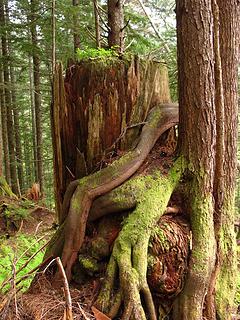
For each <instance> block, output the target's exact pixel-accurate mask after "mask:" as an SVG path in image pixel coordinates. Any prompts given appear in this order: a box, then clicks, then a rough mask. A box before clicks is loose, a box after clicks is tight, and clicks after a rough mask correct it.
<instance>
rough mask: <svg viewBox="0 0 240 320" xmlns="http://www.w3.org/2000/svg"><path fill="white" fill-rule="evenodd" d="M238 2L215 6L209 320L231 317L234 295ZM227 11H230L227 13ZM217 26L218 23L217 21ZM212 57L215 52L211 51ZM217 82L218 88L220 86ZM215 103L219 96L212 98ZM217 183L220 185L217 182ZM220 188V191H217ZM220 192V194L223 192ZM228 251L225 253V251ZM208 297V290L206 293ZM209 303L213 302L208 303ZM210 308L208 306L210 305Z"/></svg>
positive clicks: (239, 26)
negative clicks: (215, 164) (217, 135)
mask: <svg viewBox="0 0 240 320" xmlns="http://www.w3.org/2000/svg"><path fill="white" fill-rule="evenodd" d="M239 6H240V5H239V2H238V1H234V0H233V1H231V2H230V3H229V7H228V6H227V7H226V6H225V4H224V1H222V0H217V1H216V2H215V8H216V9H215V10H216V15H218V20H219V23H218V25H219V33H218V34H219V38H218V39H219V40H218V52H219V60H220V61H219V66H220V67H221V68H219V69H220V70H219V73H220V75H221V79H222V86H221V90H222V105H223V111H224V112H223V116H222V117H219V118H218V119H217V121H218V122H219V123H222V126H221V127H220V128H219V130H221V132H222V135H223V137H222V149H223V151H224V156H223V157H222V159H219V162H220V161H221V163H222V164H221V166H222V167H221V171H220V172H219V171H216V173H215V174H216V178H217V179H218V184H216V186H217V187H218V188H216V197H215V203H216V205H215V217H214V221H215V234H216V239H217V245H218V259H217V264H216V266H215V272H214V273H213V276H212V279H213V284H215V280H216V284H215V290H216V291H215V295H213V296H214V302H215V309H213V310H214V311H215V314H213V315H212V314H211V315H212V317H209V319H215V318H214V316H215V315H217V317H218V318H219V319H227V320H230V319H231V318H232V314H233V313H234V312H233V311H234V309H233V306H234V295H235V290H236V282H237V281H236V275H237V270H236V267H237V261H236V247H235V246H236V243H235V232H234V220H235V190H236V174H237V135H238V126H237V115H238V91H237V86H238V71H237V69H238V68H237V66H238V64H239V32H240V25H239V21H240V7H239ZM230 8H231V9H230ZM217 22H218V21H217ZM215 54H216V50H215ZM217 80H218V83H217V85H218V87H220V85H221V83H220V81H219V78H217ZM216 101H219V94H218V96H217V97H216ZM219 180H220V181H219ZM221 186H222V187H221ZM223 190H224V191H223ZM226 246H227V247H228V250H227V251H226V250H225V248H226ZM209 292H210V293H211V288H210V289H209ZM212 302H213V299H212ZM210 305H212V304H211V303H210Z"/></svg>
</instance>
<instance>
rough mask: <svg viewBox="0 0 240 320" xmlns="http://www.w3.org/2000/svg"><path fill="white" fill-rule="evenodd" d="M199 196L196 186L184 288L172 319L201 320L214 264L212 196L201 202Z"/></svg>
mask: <svg viewBox="0 0 240 320" xmlns="http://www.w3.org/2000/svg"><path fill="white" fill-rule="evenodd" d="M200 194H201V192H200V190H199V189H198V188H197V187H196V188H195V190H194V194H193V202H192V212H191V227H192V238H193V241H192V252H191V256H190V262H189V269H188V275H187V279H186V282H185V286H184V289H183V291H182V292H181V293H180V295H179V296H178V298H177V300H176V301H175V305H174V317H173V318H174V319H182V320H201V319H202V316H203V315H202V313H203V304H204V299H205V296H206V293H207V289H208V285H209V281H210V276H211V273H212V271H213V268H214V264H215V255H216V241H215V235H214V222H213V200H212V195H211V194H209V195H205V199H204V198H202V197H200V196H199V195H200Z"/></svg>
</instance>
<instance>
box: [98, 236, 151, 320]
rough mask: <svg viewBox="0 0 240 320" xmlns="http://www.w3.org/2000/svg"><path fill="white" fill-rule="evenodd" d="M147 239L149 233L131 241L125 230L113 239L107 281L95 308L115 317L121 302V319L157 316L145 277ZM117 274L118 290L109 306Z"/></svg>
mask: <svg viewBox="0 0 240 320" xmlns="http://www.w3.org/2000/svg"><path fill="white" fill-rule="evenodd" d="M134 238H135V237H134ZM148 242H149V235H146V234H145V235H140V236H139V237H138V238H137V239H134V241H133V240H132V239H131V237H129V238H128V239H127V238H126V236H125V235H124V231H123V233H121V235H119V237H118V239H117V240H116V242H115V245H114V249H113V253H112V257H111V260H110V262H109V265H108V270H107V275H106V281H105V283H104V286H103V288H102V290H101V293H100V295H99V297H98V301H97V305H98V307H99V308H101V309H102V310H103V311H104V312H106V313H108V315H109V316H110V317H111V318H114V317H115V316H117V314H118V312H119V308H120V306H121V305H122V304H123V305H124V311H123V314H122V319H124V320H126V319H129V318H130V317H131V316H133V317H135V318H136V319H141V320H143V319H146V314H147V315H148V317H149V319H152V320H156V319H157V317H156V312H155V308H154V303H153V299H152V295H151V292H150V289H149V287H148V284H147V278H146V273H147V263H146V261H147V248H148ZM117 277H119V280H120V288H117V290H118V292H117V294H115V299H114V301H113V303H112V305H111V304H110V301H111V295H112V294H113V293H114V291H115V288H114V286H115V283H116V280H117ZM141 298H143V299H144V302H145V306H146V310H144V308H143V306H142V302H141Z"/></svg>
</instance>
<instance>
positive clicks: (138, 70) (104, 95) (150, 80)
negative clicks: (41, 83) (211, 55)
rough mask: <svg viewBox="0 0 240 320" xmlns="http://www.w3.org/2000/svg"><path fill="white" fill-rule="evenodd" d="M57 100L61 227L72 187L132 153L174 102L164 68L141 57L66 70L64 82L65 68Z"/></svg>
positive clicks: (57, 81) (59, 73)
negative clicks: (162, 108)
mask: <svg viewBox="0 0 240 320" xmlns="http://www.w3.org/2000/svg"><path fill="white" fill-rule="evenodd" d="M98 68H101V71H98ZM77 79H81V82H79V81H78V80H77ZM54 97H55V100H54V104H53V109H52V128H53V144H54V167H55V169H54V172H55V186H56V189H55V190H56V202H57V208H58V215H59V220H60V221H61V220H62V219H61V215H62V213H61V212H62V206H63V197H64V194H65V191H66V188H67V186H68V184H69V183H70V182H71V181H73V180H75V179H79V178H81V177H83V176H85V175H86V174H87V173H88V174H90V173H91V172H94V171H96V170H98V169H99V168H101V167H103V166H104V165H105V164H106V161H109V160H110V159H111V158H112V157H113V156H114V157H115V156H116V155H117V154H118V152H123V151H124V150H128V149H129V148H130V147H131V146H132V145H133V143H134V141H135V139H136V138H137V137H138V134H139V131H140V129H141V127H142V125H143V123H144V121H145V120H146V116H147V114H148V112H149V110H150V109H151V108H152V106H154V105H157V104H160V103H166V102H169V101H170V94H169V88H168V75H167V69H166V67H165V66H164V64H158V63H152V62H150V61H147V62H143V61H139V59H138V58H136V57H135V58H134V57H133V58H131V59H130V60H125V61H124V60H120V59H117V58H116V59H114V60H113V61H112V62H110V63H107V64H104V65H103V64H102V63H101V62H98V63H96V62H94V63H91V62H89V63H85V64H84V63H80V64H79V65H74V66H72V67H70V68H69V69H68V70H67V74H66V78H65V82H64V80H63V78H62V69H61V66H60V67H59V68H58V70H57V73H56V75H55V80H54ZM66 110H68V111H67V112H66ZM109 123H111V124H112V125H111V126H110V125H109ZM127 128H128V129H127ZM119 149H120V150H121V151H118V150H119Z"/></svg>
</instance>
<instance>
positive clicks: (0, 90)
mask: <svg viewBox="0 0 240 320" xmlns="http://www.w3.org/2000/svg"><path fill="white" fill-rule="evenodd" d="M0 103H1V123H2V141H3V161H4V175H5V177H6V180H7V183H8V184H10V182H11V174H10V161H9V152H8V134H7V109H6V105H5V95H4V81H3V71H2V70H0Z"/></svg>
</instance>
